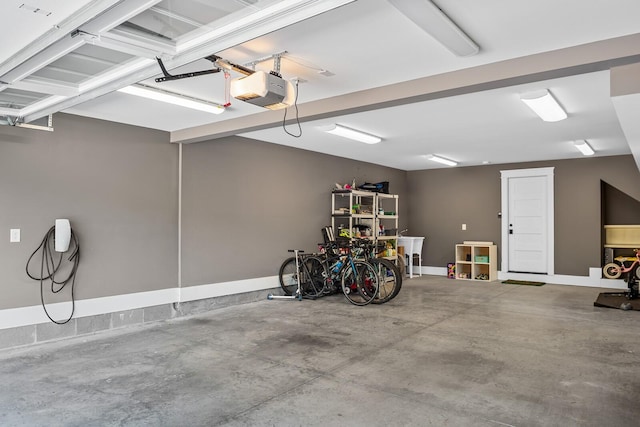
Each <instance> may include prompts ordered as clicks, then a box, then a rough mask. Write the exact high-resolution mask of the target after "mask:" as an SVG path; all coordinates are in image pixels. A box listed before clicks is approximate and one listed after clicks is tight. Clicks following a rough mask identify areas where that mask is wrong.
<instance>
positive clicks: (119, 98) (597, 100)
mask: <svg viewBox="0 0 640 427" xmlns="http://www.w3.org/2000/svg"><path fill="white" fill-rule="evenodd" d="M133 1H134V0H127V1H124V2H118V1H116V0H111V1H88V0H83V1H80V0H77V1H65V2H55V4H52V3H53V2H50V1H44V0H31V1H30V2H29V3H28V4H29V5H33V6H41V7H42V8H43V9H46V8H47V7H48V8H49V9H51V10H52V11H53V12H54V13H52V15H53V18H52V16H51V15H50V16H48V17H45V16H44V15H41V14H37V13H32V15H29V14H28V13H26V12H25V11H24V10H21V9H20V8H19V6H20V4H23V2H22V1H18V2H16V1H12V0H11V1H9V3H10V6H11V7H8V8H7V7H3V15H2V17H0V23H2V25H1V26H0V36H2V37H3V40H9V39H10V40H15V39H16V35H17V36H19V40H20V43H18V44H13V45H12V44H8V43H5V45H3V46H2V47H1V48H0V49H2V50H0V81H2V80H3V78H2V72H3V71H4V70H3V68H2V67H3V66H5V68H7V67H6V64H7V61H8V60H10V58H11V55H17V56H18V57H19V56H20V52H25V49H27V50H28V49H29V43H30V42H33V41H34V40H35V37H34V35H35V34H38V33H43V34H44V32H45V31H49V36H48V37H49V38H51V37H52V36H51V31H50V30H49V29H50V28H52V26H53V25H56V24H59V23H61V22H67V21H69V19H68V18H67V16H68V15H69V13H70V12H71V10H72V9H73V8H76V9H77V10H79V11H80V12H83V13H84V14H85V15H87V13H88V12H87V11H86V10H87V8H88V7H93V9H92V10H91V12H92V13H94V14H98V13H99V12H100V11H101V10H106V9H108V7H110V6H111V5H113V4H120V3H131V2H133ZM416 1H418V0H416ZM58 3H63V4H64V7H62V5H59V4H58ZM139 3H144V2H142V1H139ZM155 3H157V2H155ZM202 3H203V2H202V1H197V0H182V1H180V2H177V1H173V2H172V1H169V0H165V1H163V2H162V4H161V5H164V6H166V7H168V8H171V7H175V8H176V9H177V8H178V5H180V12H181V13H184V10H185V9H189V8H190V7H193V8H194V9H193V10H196V8H198V7H204V6H202ZM205 3H206V2H205ZM218 3H225V4H226V3H229V4H233V3H242V2H241V1H240V0H227V1H226V2H218ZM249 3H253V2H244V3H242V4H240V6H241V8H244V9H251V7H250V6H247V4H249ZM271 3H274V2H273V1H272V2H271ZM319 3H323V2H322V1H320V2H319ZM434 3H436V4H437V5H438V6H439V7H440V8H441V9H442V10H443V11H444V12H446V14H447V15H448V16H449V17H450V18H451V19H452V20H453V21H455V22H456V23H457V24H458V25H459V26H460V27H461V28H462V29H464V31H465V32H466V33H467V34H468V35H469V36H470V37H471V38H472V39H473V40H474V41H475V42H476V43H477V44H478V45H479V46H480V53H479V54H477V55H475V56H472V57H466V58H460V57H456V56H454V55H453V54H451V53H450V52H449V51H448V50H446V49H445V48H444V47H443V46H442V45H440V44H439V43H438V42H437V41H435V40H434V39H433V38H431V36H429V35H428V34H427V33H425V32H424V31H423V30H421V29H420V28H418V27H417V26H416V25H415V24H414V23H413V22H412V21H410V20H409V19H408V18H406V17H405V16H404V15H402V14H401V13H400V12H399V11H398V10H396V9H395V8H394V7H392V6H391V5H390V4H389V3H388V2H387V1H386V0H358V1H353V2H351V3H348V4H346V5H344V6H341V7H338V8H336V9H333V10H330V11H328V12H325V13H323V14H320V15H318V16H315V17H310V18H307V19H304V20H302V21H301V22H298V23H294V24H291V25H288V26H286V27H285V28H282V29H275V30H273V29H272V30H270V31H269V32H268V33H267V34H265V35H262V36H256V35H255V34H249V36H248V37H246V38H245V40H246V41H243V42H242V43H240V44H238V43H235V44H231V42H230V41H227V42H226V44H225V43H223V42H219V43H217V44H216V43H209V47H210V49H216V48H218V49H219V50H211V51H207V50H202V51H200V55H199V56H195V57H194V58H196V57H199V58H203V57H204V56H207V55H210V54H217V55H219V56H222V57H224V58H225V59H228V60H230V61H232V62H235V63H238V64H245V63H249V62H251V61H253V60H256V59H258V58H263V57H267V56H269V55H271V54H274V53H278V52H282V51H287V54H285V55H284V57H283V59H282V70H281V71H282V74H283V77H285V78H287V79H291V78H293V77H298V78H302V79H304V80H305V81H306V82H304V83H301V84H300V87H299V99H298V103H299V104H300V111H304V110H305V104H307V105H311V104H308V103H312V102H314V101H320V100H323V99H327V98H331V97H335V96H338V95H345V94H351V93H354V92H358V91H366V90H373V89H375V88H379V87H382V86H387V85H393V84H399V83H401V82H405V81H408V80H413V79H421V78H425V77H429V76H437V75H444V78H445V80H446V77H447V76H448V73H453V72H455V71H456V70H465V69H470V68H472V67H481V66H485V65H487V64H495V63H498V62H500V61H505V62H504V67H502V69H504V70H506V71H505V72H508V70H509V67H510V66H511V62H510V61H513V60H514V58H521V57H527V56H529V55H535V54H544V53H545V52H550V51H554V50H558V49H567V48H571V47H573V46H577V45H584V44H587V43H592V42H598V41H600V40H608V39H613V38H616V37H622V36H627V35H633V34H638V33H640V20H638V19H637V17H638V16H640V2H638V1H637V0H590V1H588V2H585V1H584V0H563V1H562V2H558V1H557V0H539V1H537V2H514V1H504V0H485V1H481V2H480V1H477V0H435V1H434ZM245 6H246V8H245ZM244 9H243V10H244ZM4 12H6V13H4ZM229 13H231V12H229ZM25 15H27V16H25ZM35 15H38V16H35ZM229 16H232V15H229ZM47 19H48V21H47ZM65 19H66V20H67V21H65ZM16 22H19V23H20V25H16ZM77 26H78V27H79V25H77ZM58 37H60V36H58ZM230 40H231V39H230ZM234 40H236V41H240V40H242V37H236V38H235V39H234ZM35 43H36V44H37V43H38V40H35ZM41 43H42V41H41ZM89 47H90V46H88V45H86V46H85V47H84V49H86V50H89ZM31 48H32V49H33V44H32V45H31ZM7 49H9V50H7ZM11 49H12V50H11ZM202 52H207V53H202ZM163 57H164V58H166V59H167V63H168V64H169V65H172V64H173V63H172V62H171V58H170V57H167V55H166V54H164V55H163ZM15 58H16V56H14V57H13V61H14V62H15ZM125 59H126V58H125ZM111 60H112V62H117V61H118V60H119V58H115V59H113V58H111ZM174 62H175V63H178V64H179V63H185V64H186V65H183V66H179V67H172V69H170V72H171V73H172V74H177V73H180V72H185V71H196V70H202V69H210V68H212V63H211V62H210V61H207V60H204V59H200V60H196V61H187V62H188V63H186V62H185V61H184V60H183V61H174ZM272 66H273V63H272V61H270V60H269V61H265V62H263V63H261V64H258V65H257V68H258V69H265V70H270V69H271V68H272ZM150 67H151V68H149V69H150V70H152V71H150V72H147V73H146V74H144V73H139V74H138V75H139V76H140V77H141V78H142V77H146V78H145V79H144V83H145V84H148V85H152V86H157V87H160V88H162V89H164V90H170V91H174V92H179V93H183V94H185V95H188V96H192V97H197V98H200V99H207V100H210V101H213V102H217V103H220V104H222V103H224V102H225V96H224V76H223V75H222V73H218V74H211V75H207V76H202V77H195V78H191V79H185V80H179V81H172V82H165V83H155V82H154V81H153V78H148V77H155V76H152V74H153V73H159V69H158V68H157V66H156V65H154V64H152V65H151V66H150ZM322 70H328V71H330V72H331V73H333V74H334V75H332V76H325V75H324V74H321V73H319V71H322ZM569 74H570V73H564V74H563V77H561V78H554V79H551V80H542V81H535V79H532V78H528V79H525V81H526V82H525V83H523V84H518V85H514V86H507V85H504V84H502V85H498V86H497V88H495V89H488V90H481V91H474V90H463V91H462V92H463V93H464V94H461V95H455V96H446V97H435V98H437V99H433V100H427V101H424V100H422V101H421V102H411V103H410V102H408V101H403V102H398V104H401V105H397V106H393V107H387V108H379V109H376V108H374V109H371V108H367V110H369V111H362V112H356V113H353V114H347V115H344V114H341V115H338V116H334V117H331V116H332V114H331V113H330V112H325V113H324V114H323V115H322V118H318V117H310V118H309V119H306V118H304V117H303V122H302V124H301V126H302V131H303V132H302V133H303V135H302V137H301V138H293V137H291V136H289V135H287V134H286V133H285V132H284V131H283V130H282V128H281V127H280V126H279V125H278V123H277V122H276V121H275V120H271V121H270V123H271V128H268V127H269V126H266V127H267V128H264V127H265V126H260V127H261V128H264V129H261V130H257V131H253V132H245V131H243V128H242V127H234V126H235V125H232V123H236V122H238V120H239V118H243V117H244V118H245V122H244V123H250V121H251V120H252V118H253V117H254V116H255V117H256V119H257V120H260V117H261V115H263V112H264V109H262V108H260V107H257V106H253V105H250V104H246V103H243V102H241V101H237V100H231V102H232V105H231V106H230V107H229V108H227V111H225V112H224V113H223V114H221V115H217V116H216V115H210V114H208V113H204V112H198V111H195V110H188V109H184V108H182V107H176V106H171V105H168V104H163V103H160V102H157V101H150V100H144V99H142V98H137V97H134V96H132V95H126V94H122V93H118V92H112V91H113V90H114V89H117V88H118V87H122V86H124V85H126V84H130V83H132V82H133V81H129V82H126V81H124V80H120V81H116V82H114V83H111V85H110V86H106V87H105V88H104V90H102V91H101V92H100V91H97V92H95V93H92V94H91V96H89V95H82V94H80V95H79V96H77V97H75V98H73V97H72V98H69V99H65V100H64V101H63V102H60V103H59V106H61V107H63V108H62V110H63V111H66V112H69V113H72V114H79V115H84V116H89V117H96V118H101V119H105V120H111V121H116V122H122V123H128V124H134V125H139V126H144V127H150V128H155V129H161V130H166V131H171V132H174V131H178V130H184V129H188V128H192V127H197V126H203V125H209V126H214V127H215V126H216V125H218V126H220V127H223V126H224V124H225V123H229V126H230V127H231V128H233V129H234V133H236V134H240V135H243V136H247V137H250V138H255V139H259V140H263V141H268V142H272V143H276V144H282V145H288V146H293V147H298V148H303V149H308V150H312V151H317V152H323V153H328V154H333V155H338V156H343V157H348V158H354V159H358V160H363V161H368V162H372V163H377V164H382V165H386V166H391V167H396V168H399V169H404V170H416V169H428V168H437V167H443V166H442V165H439V164H437V163H432V162H428V161H426V160H425V155H428V154H438V155H441V156H444V157H447V158H451V159H453V160H456V161H458V162H459V163H460V165H461V166H469V165H479V164H482V163H483V162H490V163H511V162H521V161H535V160H549V159H568V158H578V157H581V154H580V153H579V152H578V151H577V150H576V149H575V148H574V147H573V146H572V143H571V141H573V140H578V139H587V140H588V141H589V143H590V144H591V145H592V147H593V148H594V149H595V150H596V152H597V154H596V155H598V156H609V155H618V154H629V153H631V150H630V148H629V143H628V142H627V139H626V138H625V134H624V133H623V129H622V127H621V126H620V123H619V120H618V116H617V115H616V110H615V109H614V107H613V102H612V100H611V97H610V95H609V72H608V71H607V70H603V71H597V72H591V73H584V68H583V69H581V70H580V73H579V74H576V75H569ZM452 76H453V74H452ZM234 77H238V76H234ZM547 77H548V76H547ZM136 81H137V80H136ZM22 84H23V85H24V84H26V83H24V82H23V83H22ZM16 85H17V86H20V83H19V82H17V83H15V84H14V87H15V86H16ZM540 88H547V89H550V90H551V91H552V92H553V94H554V95H555V96H556V98H557V99H558V100H559V101H560V103H561V104H562V105H563V106H564V107H565V109H566V110H567V112H568V114H569V118H568V119H567V120H564V121H561V122H556V123H545V122H542V121H541V120H540V119H538V118H537V117H536V116H534V115H533V113H532V112H531V111H530V110H528V109H527V108H526V107H525V106H524V104H522V103H521V102H520V101H519V99H518V98H519V94H520V93H524V92H529V91H531V90H535V89H540ZM9 89H13V88H12V87H11V85H9V86H7V87H6V88H5V93H6V92H7V90H9ZM483 89H485V88H483ZM2 93H3V92H0V100H1V99H2ZM103 93H104V95H103ZM367 93H368V92H363V93H359V94H357V95H354V96H357V97H363V98H366V97H367ZM98 95H102V96H98ZM94 96H95V98H94ZM91 98H93V99H91ZM74 100H75V101H82V102H81V103H78V104H75V105H73V104H74V103H75V102H74ZM336 107H339V106H336ZM52 108H54V107H52ZM337 109H338V108H337ZM54 110H55V111H57V110H56V109H55V108H54ZM45 111H46V110H45ZM46 112H47V113H48V112H50V111H46ZM280 113H283V112H282V111H281V112H280ZM293 113H294V111H293V109H290V110H289V112H288V118H290V117H291V115H292V114H293ZM279 117H280V116H279ZM331 123H340V124H343V125H347V126H350V127H353V128H357V129H361V130H363V131H366V132H368V133H373V134H376V135H379V136H381V137H382V138H383V141H382V142H381V143H380V144H377V145H364V144H360V143H357V142H351V141H349V140H344V139H342V138H339V137H336V136H333V135H329V134H326V133H325V132H322V131H321V130H320V129H321V128H322V127H323V126H326V125H328V124H331ZM54 125H55V123H54ZM249 127H251V126H250V125H247V128H249ZM287 128H288V129H289V130H290V131H291V132H293V133H295V132H296V131H297V127H296V126H295V125H289V126H288V127H287ZM217 136H219V135H216V132H215V131H213V132H212V137H217ZM173 139H174V140H176V139H175V138H173Z"/></svg>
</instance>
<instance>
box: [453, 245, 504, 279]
mask: <svg viewBox="0 0 640 427" xmlns="http://www.w3.org/2000/svg"><path fill="white" fill-rule="evenodd" d="M497 254H498V250H497V247H496V245H494V244H492V243H489V242H465V243H461V244H458V245H456V279H460V280H485V281H493V280H497V279H498V268H497V263H496V262H497Z"/></svg>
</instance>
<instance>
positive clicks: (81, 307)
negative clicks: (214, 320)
mask: <svg viewBox="0 0 640 427" xmlns="http://www.w3.org/2000/svg"><path fill="white" fill-rule="evenodd" d="M279 286H280V283H279V282H278V276H271V277H263V278H257V279H246V280H237V281H233V282H222V283H213V284H207V285H196V286H187V287H183V288H178V287H175V288H169V289H159V290H157V291H149V292H136V293H132V294H123V295H114V296H109V297H101V298H90V299H83V300H78V301H76V311H75V314H74V316H73V317H74V318H81V317H88V316H96V315H100V314H107V313H116V312H119V311H125V310H135V309H139V308H145V307H153V306H156V305H162V304H172V303H175V302H187V301H194V300H198V299H206V298H214V297H219V296H223V295H233V294H239V293H244V292H252V291H259V290H264V289H271V288H275V287H279ZM47 311H48V312H49V314H50V315H51V317H53V318H54V319H56V320H64V319H66V318H67V317H69V313H70V311H71V303H70V302H61V303H54V304H47ZM48 322H49V319H48V318H47V316H46V315H45V313H44V310H43V309H42V306H41V305H34V306H29V307H19V308H9V309H5V310H0V329H8V328H16V327H20V326H29V325H36V324H39V323H48Z"/></svg>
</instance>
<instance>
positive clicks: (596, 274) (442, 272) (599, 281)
mask: <svg viewBox="0 0 640 427" xmlns="http://www.w3.org/2000/svg"><path fill="white" fill-rule="evenodd" d="M420 271H421V272H422V274H431V275H434V276H446V275H447V273H448V271H447V268H446V267H427V266H422V267H421V268H420ZM415 272H416V268H415V267H414V277H415ZM498 279H499V280H508V279H513V280H527V281H531V282H545V283H551V284H554V285H569V286H588V287H594V288H607V289H628V287H627V284H626V283H625V281H624V280H622V279H616V280H612V279H603V278H602V269H601V268H599V267H591V268H589V276H588V277H586V276H569V275H563V274H553V275H547V274H526V273H509V272H502V271H498Z"/></svg>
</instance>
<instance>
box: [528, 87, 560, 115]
mask: <svg viewBox="0 0 640 427" xmlns="http://www.w3.org/2000/svg"><path fill="white" fill-rule="evenodd" d="M520 100H521V101H522V102H524V103H525V104H526V105H527V107H529V108H531V109H532V110H533V112H534V113H536V114H537V115H538V116H540V118H541V119H542V120H544V121H545V122H557V121H560V120H564V119H566V118H567V113H566V112H565V111H564V110H563V109H562V107H561V106H560V104H558V101H556V99H555V98H554V97H553V95H551V92H549V91H548V90H547V89H542V90H538V91H535V92H531V93H526V94H523V95H520Z"/></svg>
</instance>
